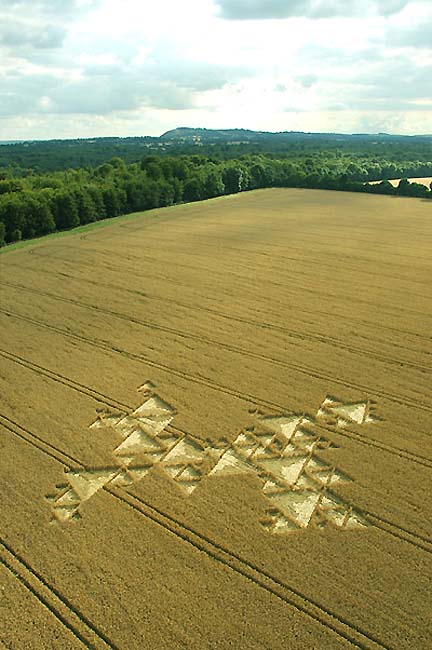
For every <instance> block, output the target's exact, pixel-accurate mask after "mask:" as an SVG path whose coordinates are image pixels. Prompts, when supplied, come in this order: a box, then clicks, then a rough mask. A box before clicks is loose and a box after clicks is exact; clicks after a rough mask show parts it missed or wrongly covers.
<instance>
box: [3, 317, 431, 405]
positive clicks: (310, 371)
mask: <svg viewBox="0 0 432 650" xmlns="http://www.w3.org/2000/svg"><path fill="white" fill-rule="evenodd" d="M0 313H3V314H4V315H6V316H8V317H11V318H15V319H18V320H22V321H25V322H28V323H31V324H32V325H36V326H37V327H40V328H42V329H46V330H48V331H53V332H57V334H61V335H62V336H65V337H67V338H71V339H73V340H77V341H80V342H82V343H85V344H86V345H90V346H91V347H94V348H97V349H101V350H105V351H108V352H115V353H117V354H121V355H123V356H125V357H127V358H129V359H133V360H134V361H138V362H140V363H145V364H146V365H148V366H151V367H153V368H157V369H158V370H162V371H165V372H168V373H170V374H171V375H174V376H177V377H181V378H182V379H184V380H186V381H191V382H194V383H198V384H201V385H204V386H207V387H208V388H210V389H213V390H218V391H219V392H223V393H225V394H227V395H231V396H232V397H237V398H238V399H241V400H245V401H249V402H256V401H257V400H256V397H255V396H254V395H251V394H248V393H243V392H240V391H238V390H236V389H233V388H229V387H227V386H223V385H222V384H219V383H217V382H214V381H212V380H210V379H207V378H206V377H199V376H197V375H193V374H190V373H187V372H183V371H181V370H178V369H177V368H173V367H172V366H168V365H166V364H163V363H161V362H157V361H153V360H151V359H149V358H148V357H146V356H145V355H143V354H137V353H135V352H130V351H128V350H124V349H122V348H119V347H117V346H115V345H112V344H110V343H108V342H106V341H103V340H100V339H94V338H88V337H86V336H83V335H81V334H75V333H73V332H70V331H69V330H66V329H63V328H61V327H57V326H55V325H50V324H48V323H45V322H44V321H41V320H39V319H35V318H30V317H29V316H23V315H22V314H18V313H17V312H13V311H12V310H10V309H1V308H0ZM284 367H286V368H289V369H291V370H295V371H296V372H300V373H301V374H304V375H306V376H308V377H314V378H315V379H320V380H325V381H327V382H330V383H333V384H337V385H340V386H344V387H346V388H351V389H353V390H357V391H360V392H362V393H366V394H375V395H378V396H379V397H382V398H384V399H386V400H388V401H390V402H394V403H395V404H399V405H402V406H407V407H410V408H413V409H417V410H420V411H425V412H427V413H432V405H429V404H426V403H424V402H421V401H419V400H414V399H411V398H409V397H406V396H404V395H397V394H395V393H390V392H388V391H384V390H381V389H378V390H377V389H372V388H370V387H369V386H364V385H363V384H356V383H354V382H349V381H346V380H342V379H338V378H336V377H333V376H332V375H327V374H325V373H323V372H321V371H319V370H316V369H315V368H310V367H308V366H305V365H300V364H294V363H288V362H284ZM260 403H262V404H263V405H266V406H269V407H271V408H276V409H280V408H281V407H280V405H279V404H276V403H274V402H271V401H269V400H264V399H262V398H260Z"/></svg>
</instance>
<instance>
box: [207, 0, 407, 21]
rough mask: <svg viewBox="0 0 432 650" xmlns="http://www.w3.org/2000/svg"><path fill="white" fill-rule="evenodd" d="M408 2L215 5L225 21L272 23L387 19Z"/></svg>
mask: <svg viewBox="0 0 432 650" xmlns="http://www.w3.org/2000/svg"><path fill="white" fill-rule="evenodd" d="M408 2H409V0H350V1H349V2H347V0H288V1H287V0H267V1H266V2H263V0H217V3H216V4H217V5H218V7H219V9H220V15H221V16H222V17H223V18H227V19H230V20H270V19H279V18H290V17H293V16H305V17H308V18H333V17H335V16H364V15H365V14H369V13H373V14H377V15H383V16H388V15H390V14H393V13H397V12H398V11H400V10H401V9H403V8H404V7H405V6H406V5H407V4H408Z"/></svg>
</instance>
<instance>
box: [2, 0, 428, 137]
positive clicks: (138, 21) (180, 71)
mask: <svg viewBox="0 0 432 650" xmlns="http://www.w3.org/2000/svg"><path fill="white" fill-rule="evenodd" d="M431 32H432V4H431V3H430V1H429V0H362V1H360V0H353V1H352V2H351V3H346V2H343V1H342V0H332V2H329V1H328V0H313V1H312V0H291V1H290V2H287V1H286V0H272V1H271V2H263V1H261V0H248V1H245V0H184V2H183V3H181V4H176V3H173V2H172V0H159V2H158V3H157V4H151V5H150V4H149V3H142V2H141V1H140V0H124V2H123V3H121V4H120V3H118V2H116V1H115V0H70V1H69V2H68V3H64V2H60V1H59V0H57V1H56V2H52V0H32V1H31V2H30V0H0V54H1V63H0V72H1V74H2V84H1V87H0V100H1V101H0V141H3V142H5V141H9V142H10V141H46V140H65V139H89V138H98V137H122V138H126V137H139V136H136V133H145V134H146V135H149V136H153V137H159V136H160V134H163V133H164V132H166V131H169V130H172V129H174V128H176V125H177V124H184V125H185V126H186V127H189V128H196V127H195V125H196V124H200V125H202V128H207V129H215V130H219V125H220V124H229V125H230V126H229V128H234V129H235V128H237V129H238V128H245V129H249V130H256V131H266V132H287V131H300V132H305V133H341V134H344V135H348V134H358V133H361V134H369V135H373V134H378V133H388V134H392V135H417V134H423V133H427V132H429V131H430V125H431V124H432V99H431V98H432V74H431V73H432V42H431V38H430V33H431ZM224 130H226V129H224Z"/></svg>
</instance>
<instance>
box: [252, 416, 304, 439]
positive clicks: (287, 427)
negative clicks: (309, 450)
mask: <svg viewBox="0 0 432 650" xmlns="http://www.w3.org/2000/svg"><path fill="white" fill-rule="evenodd" d="M302 420H303V415H300V416H298V415H291V416H286V415H285V416H281V415H267V416H263V417H260V421H261V422H262V423H263V425H264V426H265V427H266V428H267V429H270V431H274V432H275V433H281V434H282V435H283V436H284V437H285V438H286V439H287V440H290V439H291V436H292V435H293V433H294V432H295V430H296V429H297V427H298V426H299V424H300V423H301V421H302Z"/></svg>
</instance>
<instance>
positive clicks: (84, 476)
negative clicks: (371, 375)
mask: <svg viewBox="0 0 432 650" xmlns="http://www.w3.org/2000/svg"><path fill="white" fill-rule="evenodd" d="M138 390H139V391H140V393H142V394H143V398H144V401H143V403H142V404H141V406H139V407H138V408H137V409H135V410H134V411H133V412H131V413H129V414H124V413H123V414H119V413H111V412H104V413H102V414H99V415H98V418H97V420H96V421H95V422H93V423H92V424H91V425H90V430H94V429H107V428H111V429H112V430H113V431H114V432H115V433H116V434H117V435H118V439H119V444H118V446H117V447H115V449H114V450H113V452H112V456H113V464H112V466H110V467H102V468H97V467H89V468H85V469H71V470H67V471H66V472H65V476H64V478H65V482H64V483H63V484H61V485H60V486H58V491H57V492H56V493H55V494H53V495H50V496H48V497H47V498H48V500H49V502H50V508H51V512H52V515H53V518H54V519H55V520H56V521H58V522H61V523H67V522H69V521H71V520H73V519H76V518H79V517H80V516H81V509H82V504H83V503H85V502H86V501H88V500H89V499H90V498H91V497H92V496H93V495H94V494H96V492H98V491H99V490H101V489H103V488H104V487H106V486H112V487H117V488H121V489H125V490H127V489H128V488H130V487H131V486H132V485H134V484H135V483H137V482H139V481H142V480H143V479H144V478H145V477H146V476H147V475H148V474H149V473H150V472H151V471H152V469H153V468H154V467H155V466H158V467H159V468H160V469H161V470H162V471H163V473H164V474H165V475H166V478H167V480H170V481H172V482H173V483H174V484H175V485H176V487H177V488H178V489H179V490H180V491H181V492H182V493H183V494H184V496H185V497H190V496H191V495H192V493H193V492H194V491H195V490H196V489H197V488H198V487H199V485H200V483H201V482H202V481H204V480H208V479H210V478H212V477H224V476H225V477H227V476H229V475H245V476H246V475H248V474H249V475H254V476H256V477H258V479H259V486H260V490H261V491H262V494H263V496H264V497H265V499H266V502H267V506H268V507H267V510H266V514H265V517H264V518H263V520H262V521H261V524H262V526H263V527H264V528H265V530H267V531H268V532H269V533H272V534H288V533H293V532H295V531H301V530H304V529H306V528H333V529H335V528H336V529H340V530H352V529H359V528H364V527H366V526H368V525H369V524H368V521H367V519H366V518H365V517H364V516H363V515H362V514H361V512H360V511H359V510H357V509H356V508H355V507H354V506H353V505H352V504H349V503H346V502H345V501H344V500H343V499H341V498H340V497H339V496H338V494H337V493H336V490H335V488H336V489H337V487H338V486H339V485H341V484H343V483H348V482H350V481H351V480H352V479H351V478H350V477H349V476H348V475H347V474H345V473H344V472H343V471H342V470H341V469H339V468H338V467H337V465H336V462H337V461H336V459H337V446H336V445H335V444H334V442H332V441H331V440H329V439H328V437H327V435H328V433H329V432H331V431H332V430H333V431H338V430H339V431H340V430H341V429H343V428H345V427H348V426H353V425H355V426H367V425H370V424H373V423H374V422H376V421H377V420H378V418H377V417H376V415H375V414H374V410H375V403H374V402H372V401H371V400H365V401H359V402H350V403H344V402H342V401H339V400H337V399H336V398H334V397H330V396H327V397H326V398H325V399H324V400H323V402H322V403H321V404H320V405H319V406H318V409H317V411H316V413H315V414H314V415H310V414H307V413H300V414H299V413H288V414H281V415H272V414H266V413H264V412H262V411H259V410H257V411H254V412H253V413H251V416H252V418H253V420H254V424H253V426H251V427H248V428H245V429H243V430H242V431H241V432H240V433H238V435H236V437H235V438H234V439H233V440H231V441H227V440H226V439H223V440H221V441H220V442H217V443H214V442H213V443H212V442H209V441H203V440H202V439H199V438H197V437H195V436H192V435H189V434H187V433H183V432H182V431H180V430H178V429H176V428H175V427H174V426H173V425H172V424H171V423H172V421H173V420H174V418H175V415H176V412H175V410H174V409H173V408H172V406H171V405H170V404H168V403H167V402H165V401H164V400H163V399H162V398H161V397H160V396H159V395H157V394H156V392H155V386H154V384H152V383H151V382H146V383H145V384H144V385H143V386H141V387H140V388H139V389H138ZM324 451H325V452H326V453H325V459H324V457H323V454H322V452H324ZM333 457H334V458H335V461H334V462H333V460H332V461H329V460H327V459H328V458H333Z"/></svg>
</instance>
